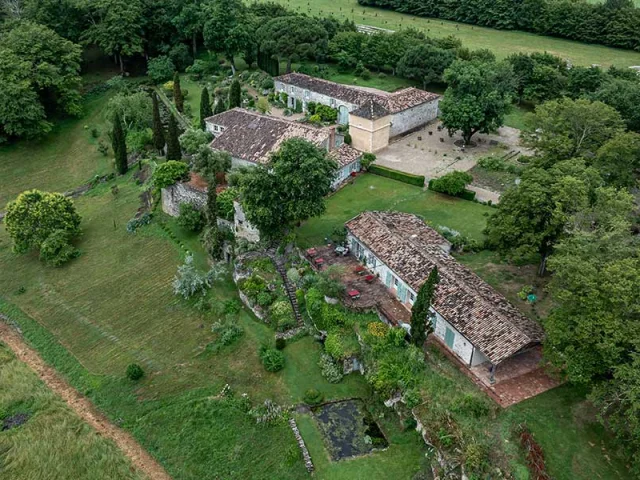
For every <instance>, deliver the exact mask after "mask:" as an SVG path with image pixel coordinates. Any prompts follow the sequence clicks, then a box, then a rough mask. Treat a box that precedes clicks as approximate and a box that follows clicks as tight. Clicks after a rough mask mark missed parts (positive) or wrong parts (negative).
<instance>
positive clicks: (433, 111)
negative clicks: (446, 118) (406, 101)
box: [389, 98, 440, 137]
mask: <svg viewBox="0 0 640 480" xmlns="http://www.w3.org/2000/svg"><path fill="white" fill-rule="evenodd" d="M439 102H440V99H439V98H437V99H435V100H433V101H431V102H429V103H423V104H421V105H418V106H416V107H413V108H409V109H407V110H404V111H402V112H398V113H396V114H395V115H393V118H392V119H391V132H390V134H389V135H390V137H395V136H397V135H402V134H403V133H406V132H409V131H411V130H414V129H416V128H418V127H421V126H422V125H425V124H426V123H429V122H431V121H432V120H435V119H436V118H437V117H438V104H439Z"/></svg>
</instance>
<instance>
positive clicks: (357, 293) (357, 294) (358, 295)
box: [347, 290, 360, 300]
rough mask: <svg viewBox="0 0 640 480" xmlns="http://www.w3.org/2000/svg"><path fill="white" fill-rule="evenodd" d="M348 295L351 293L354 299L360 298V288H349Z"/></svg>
mask: <svg viewBox="0 0 640 480" xmlns="http://www.w3.org/2000/svg"><path fill="white" fill-rule="evenodd" d="M347 295H349V297H351V299H352V300H357V299H358V298H360V292H359V291H358V290H349V291H348V292H347Z"/></svg>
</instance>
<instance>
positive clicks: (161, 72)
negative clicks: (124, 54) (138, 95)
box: [147, 55, 176, 83]
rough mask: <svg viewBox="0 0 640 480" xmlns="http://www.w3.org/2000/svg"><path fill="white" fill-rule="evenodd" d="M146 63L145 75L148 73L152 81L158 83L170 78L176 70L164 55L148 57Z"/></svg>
mask: <svg viewBox="0 0 640 480" xmlns="http://www.w3.org/2000/svg"><path fill="white" fill-rule="evenodd" d="M147 65H148V66H147V75H149V78H151V80H152V81H153V83H160V82H164V81H165V80H168V79H170V78H171V77H173V72H174V71H175V70H176V67H175V65H174V64H173V62H172V61H171V59H170V58H169V57H168V56H166V55H160V56H159V57H155V58H150V59H149V62H148V64H147Z"/></svg>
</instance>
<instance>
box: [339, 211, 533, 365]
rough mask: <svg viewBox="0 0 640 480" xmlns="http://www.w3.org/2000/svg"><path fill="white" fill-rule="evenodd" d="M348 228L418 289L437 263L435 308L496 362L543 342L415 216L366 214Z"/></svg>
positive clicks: (528, 323)
mask: <svg viewBox="0 0 640 480" xmlns="http://www.w3.org/2000/svg"><path fill="white" fill-rule="evenodd" d="M346 226H347V228H348V229H349V231H351V233H352V234H353V235H354V236H356V237H357V238H358V239H359V240H361V241H362V243H364V244H365V245H366V246H367V247H368V248H369V249H370V250H371V251H372V252H373V253H374V254H375V255H376V256H377V257H378V258H379V259H380V260H381V261H382V262H384V263H385V264H386V265H387V266H388V267H389V268H391V269H392V270H393V271H394V272H395V273H396V274H397V275H398V276H400V278H402V280H403V281H405V282H406V283H407V284H408V285H409V286H410V287H411V288H412V289H413V290H414V291H416V292H417V291H418V290H419V289H420V287H421V286H422V284H423V283H424V281H425V280H426V279H427V277H428V276H429V273H430V272H431V270H432V269H433V267H434V266H436V265H437V266H438V273H439V274H440V283H439V284H438V287H437V289H436V295H435V300H434V302H433V308H434V309H435V310H436V311H437V312H438V313H439V314H440V315H442V316H443V317H444V318H445V320H447V321H448V322H449V323H450V324H451V325H453V327H455V328H456V329H457V330H458V331H459V332H460V333H462V334H463V335H464V336H465V337H466V338H467V339H468V340H469V341H470V342H471V343H472V344H473V345H475V346H476V347H478V348H479V349H480V350H481V351H482V353H483V354H484V355H485V356H486V357H487V358H489V360H490V361H491V362H493V363H494V364H498V363H500V362H501V361H503V360H505V359H506V358H508V357H510V356H512V355H513V354H515V353H517V352H518V351H520V350H522V349H523V348H525V347H528V346H530V345H534V344H537V343H539V342H540V341H541V340H542V338H543V331H542V328H541V327H540V326H539V325H538V324H537V323H536V322H534V321H533V320H531V319H529V318H527V317H526V316H524V315H523V314H522V313H520V311H519V310H518V309H516V308H515V307H514V306H513V305H511V303H509V301H508V300H507V299H506V298H504V297H503V296H502V295H501V294H500V293H498V292H497V291H495V290H494V289H493V288H492V287H491V286H489V285H488V284H487V283H486V282H485V281H484V280H482V279H481V278H480V277H478V276H477V275H476V274H475V273H473V272H472V271H471V270H469V269H468V268H467V267H465V266H464V265H462V264H460V263H458V262H457V261H456V260H455V258H453V257H452V256H451V255H449V254H447V253H445V252H444V251H443V250H442V248H441V245H442V244H443V243H444V242H446V240H445V239H444V238H443V237H442V236H440V234H438V233H437V232H436V231H435V230H434V229H432V228H430V227H429V226H427V225H426V224H425V223H424V222H423V221H422V220H421V219H420V218H419V217H417V216H415V215H411V214H407V213H398V212H364V213H361V214H360V215H358V216H357V217H355V218H354V219H352V220H350V221H349V222H347V224H346Z"/></svg>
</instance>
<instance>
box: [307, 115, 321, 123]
mask: <svg viewBox="0 0 640 480" xmlns="http://www.w3.org/2000/svg"><path fill="white" fill-rule="evenodd" d="M308 121H309V123H314V124H316V125H319V124H321V123H322V117H320V115H311V116H310V117H309V119H308Z"/></svg>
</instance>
